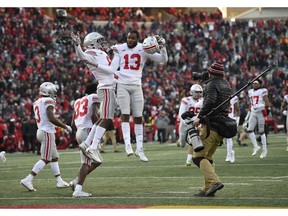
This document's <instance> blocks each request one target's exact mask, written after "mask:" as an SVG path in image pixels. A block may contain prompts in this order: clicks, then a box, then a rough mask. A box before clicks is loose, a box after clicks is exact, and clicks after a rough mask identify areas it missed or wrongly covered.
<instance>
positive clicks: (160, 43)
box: [155, 35, 166, 49]
mask: <svg viewBox="0 0 288 216" xmlns="http://www.w3.org/2000/svg"><path fill="white" fill-rule="evenodd" d="M155 37H156V40H157V42H158V45H159V49H162V48H163V47H165V44H166V40H165V39H164V38H162V37H160V36H159V35H155Z"/></svg>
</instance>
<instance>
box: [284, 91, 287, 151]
mask: <svg viewBox="0 0 288 216" xmlns="http://www.w3.org/2000/svg"><path fill="white" fill-rule="evenodd" d="M284 101H286V103H287V104H288V95H285V96H284ZM286 111H287V112H288V109H287V108H286ZM286 129H287V144H288V113H287V114H286ZM287 151H288V147H287Z"/></svg>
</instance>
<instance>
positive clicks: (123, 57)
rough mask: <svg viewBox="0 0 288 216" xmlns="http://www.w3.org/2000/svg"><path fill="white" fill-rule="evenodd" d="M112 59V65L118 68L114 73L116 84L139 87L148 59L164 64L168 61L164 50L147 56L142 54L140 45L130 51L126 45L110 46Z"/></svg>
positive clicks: (144, 53)
mask: <svg viewBox="0 0 288 216" xmlns="http://www.w3.org/2000/svg"><path fill="white" fill-rule="evenodd" d="M112 49H113V51H114V57H113V60H112V65H113V67H114V68H119V71H117V72H116V74H117V76H118V79H117V82H118V83H122V84H134V85H141V77H142V71H143V67H144V64H145V62H146V60H147V59H148V58H150V59H151V60H153V61H155V62H159V63H166V62H167V60H168V56H167V51H166V48H163V49H161V51H160V53H154V54H148V53H146V52H144V50H143V48H142V43H138V44H137V46H135V47H134V48H132V49H130V48H129V47H128V46H127V43H123V44H116V45H114V46H112Z"/></svg>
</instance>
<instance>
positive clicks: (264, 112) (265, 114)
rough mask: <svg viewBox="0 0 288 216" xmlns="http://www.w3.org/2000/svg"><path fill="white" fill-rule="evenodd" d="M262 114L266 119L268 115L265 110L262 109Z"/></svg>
mask: <svg viewBox="0 0 288 216" xmlns="http://www.w3.org/2000/svg"><path fill="white" fill-rule="evenodd" d="M262 114H263V116H264V117H266V116H267V115H268V113H267V110H266V109H262Z"/></svg>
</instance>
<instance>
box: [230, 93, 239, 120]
mask: <svg viewBox="0 0 288 216" xmlns="http://www.w3.org/2000/svg"><path fill="white" fill-rule="evenodd" d="M237 102H238V97H237V95H236V96H234V97H233V98H231V100H230V109H229V114H228V116H229V117H230V118H234V117H235V107H234V105H235V104H236V103H237Z"/></svg>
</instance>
